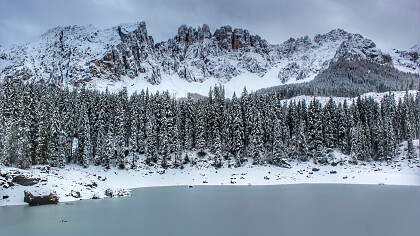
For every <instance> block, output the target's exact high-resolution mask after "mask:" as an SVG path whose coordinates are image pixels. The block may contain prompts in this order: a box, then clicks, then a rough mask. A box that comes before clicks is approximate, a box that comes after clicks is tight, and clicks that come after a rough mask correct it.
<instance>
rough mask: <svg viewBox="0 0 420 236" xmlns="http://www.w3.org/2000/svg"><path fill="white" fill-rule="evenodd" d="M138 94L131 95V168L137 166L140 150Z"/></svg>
mask: <svg viewBox="0 0 420 236" xmlns="http://www.w3.org/2000/svg"><path fill="white" fill-rule="evenodd" d="M136 97H137V95H136V93H134V94H133V95H132V96H131V99H130V101H131V102H130V106H129V109H130V114H131V115H130V132H131V134H130V136H129V140H128V141H129V151H130V154H129V155H130V157H131V168H133V169H134V168H135V167H136V161H137V160H136V159H137V153H138V151H139V145H138V144H139V123H140V121H141V120H140V117H139V113H138V112H139V110H140V109H139V107H138V101H137V98H136Z"/></svg>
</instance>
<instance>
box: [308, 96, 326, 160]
mask: <svg viewBox="0 0 420 236" xmlns="http://www.w3.org/2000/svg"><path fill="white" fill-rule="evenodd" d="M322 119H323V118H322V109H321V103H320V102H319V101H318V100H316V99H314V100H312V101H311V103H310V105H309V109H308V146H309V148H308V151H309V153H311V155H312V158H314V160H315V161H321V159H322V158H323V157H324V145H323V143H324V137H323V133H322V130H323V122H322Z"/></svg>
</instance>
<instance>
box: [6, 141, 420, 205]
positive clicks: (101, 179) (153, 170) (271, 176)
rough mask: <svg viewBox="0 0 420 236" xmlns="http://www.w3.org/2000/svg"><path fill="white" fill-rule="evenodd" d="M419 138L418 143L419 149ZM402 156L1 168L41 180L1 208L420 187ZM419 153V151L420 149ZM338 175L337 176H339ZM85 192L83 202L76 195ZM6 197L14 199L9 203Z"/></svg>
mask: <svg viewBox="0 0 420 236" xmlns="http://www.w3.org/2000/svg"><path fill="white" fill-rule="evenodd" d="M418 143H419V140H415V141H414V144H415V146H416V148H417V149H418ZM405 148H406V145H402V147H401V149H400V150H401V151H402V155H401V156H400V157H399V158H397V159H396V160H394V161H392V162H389V163H387V162H366V163H361V162H359V164H358V165H353V164H348V163H347V162H346V160H347V159H348V157H347V156H345V155H343V154H341V153H339V152H337V151H335V152H334V157H335V159H336V160H338V161H340V160H341V161H343V162H342V164H338V165H336V166H332V165H318V164H314V163H313V162H312V161H309V162H303V163H302V162H292V163H291V168H282V167H277V166H252V165H251V164H249V162H248V163H247V164H246V165H244V166H242V167H238V168H233V167H232V168H229V167H227V166H224V167H222V168H220V169H215V168H214V167H212V166H209V165H208V164H206V163H204V164H203V163H201V164H200V163H199V164H198V165H196V166H190V165H189V164H187V165H185V168H184V169H166V170H164V169H162V168H160V167H150V166H147V165H144V164H140V165H139V167H138V168H137V169H134V170H133V169H130V170H120V169H116V168H112V169H110V170H106V169H104V168H103V167H100V166H90V167H88V168H83V167H81V166H78V165H67V166H66V167H65V168H63V169H60V168H51V170H50V171H49V173H47V172H46V171H45V168H44V167H43V166H34V167H32V168H31V169H29V170H20V169H16V168H9V167H1V168H0V170H1V172H2V173H5V172H13V171H19V172H21V173H24V174H25V173H26V174H27V175H30V176H33V177H38V178H41V181H40V182H39V183H38V184H36V185H34V186H21V185H18V184H15V186H12V187H9V188H2V189H0V206H7V205H22V204H25V203H24V202H23V197H24V190H28V191H30V192H33V193H40V194H49V193H51V192H53V191H55V192H56V193H57V194H58V196H59V197H60V202H68V201H75V200H79V199H92V198H94V197H95V198H103V197H106V196H105V191H106V190H107V189H113V190H118V189H122V190H124V189H131V188H140V187H156V186H177V185H186V186H188V185H279V184H280V185H281V184H303V183H336V184H375V185H377V184H385V185H414V186H420V160H419V157H418V155H417V158H415V159H411V160H408V159H404V158H402V156H404V155H405V151H404V149H405ZM417 149H416V150H417ZM313 168H318V169H319V171H314V170H313ZM333 171H335V172H336V173H333ZM72 192H73V193H76V192H80V198H75V197H73V196H72ZM3 196H8V198H7V199H3Z"/></svg>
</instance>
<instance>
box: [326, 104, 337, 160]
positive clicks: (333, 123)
mask: <svg viewBox="0 0 420 236" xmlns="http://www.w3.org/2000/svg"><path fill="white" fill-rule="evenodd" d="M323 113H324V115H323V121H324V124H323V126H324V144H325V147H326V148H327V149H328V150H327V152H331V150H332V149H333V148H334V147H335V145H336V143H337V133H338V132H337V105H336V103H335V101H334V100H333V98H332V97H330V99H329V101H328V103H327V105H326V106H325V107H324V111H323Z"/></svg>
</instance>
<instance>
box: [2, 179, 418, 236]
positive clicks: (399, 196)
mask: <svg viewBox="0 0 420 236" xmlns="http://www.w3.org/2000/svg"><path fill="white" fill-rule="evenodd" d="M132 194H133V196H132V197H127V198H119V199H111V198H108V199H103V200H85V201H76V202H71V203H69V204H60V205H48V206H40V207H28V206H10V207H0V235H2V236H3V235H4V236H6V235H13V236H19V235H31V236H37V235H71V236H73V235H101V236H103V235H420V224H419V222H420V187H411V186H378V185H341V184H301V185H283V186H197V187H194V188H187V187H185V186H184V187H159V188H141V189H134V190H133V191H132ZM22 197H23V196H22ZM62 221H65V222H62Z"/></svg>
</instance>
